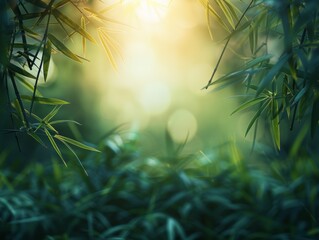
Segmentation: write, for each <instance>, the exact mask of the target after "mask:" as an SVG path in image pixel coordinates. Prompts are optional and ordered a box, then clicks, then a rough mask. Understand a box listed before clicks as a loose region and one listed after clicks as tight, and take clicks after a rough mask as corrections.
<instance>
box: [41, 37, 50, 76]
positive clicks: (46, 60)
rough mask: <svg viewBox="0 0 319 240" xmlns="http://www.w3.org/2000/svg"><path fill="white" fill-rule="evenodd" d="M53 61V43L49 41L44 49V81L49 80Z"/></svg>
mask: <svg viewBox="0 0 319 240" xmlns="http://www.w3.org/2000/svg"><path fill="white" fill-rule="evenodd" d="M50 59H51V41H50V40H47V42H46V44H45V45H44V49H43V76H44V81H46V80H47V77H48V72H49V66H50Z"/></svg>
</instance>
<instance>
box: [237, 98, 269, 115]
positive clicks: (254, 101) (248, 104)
mask: <svg viewBox="0 0 319 240" xmlns="http://www.w3.org/2000/svg"><path fill="white" fill-rule="evenodd" d="M266 99H267V97H257V98H254V99H251V100H249V101H247V102H245V103H243V104H241V105H240V106H239V107H238V108H236V109H235V110H234V111H233V112H232V113H231V115H233V114H235V113H236V112H240V111H243V110H245V109H247V108H249V107H252V106H254V105H256V104H258V103H260V102H262V101H265V100H266Z"/></svg>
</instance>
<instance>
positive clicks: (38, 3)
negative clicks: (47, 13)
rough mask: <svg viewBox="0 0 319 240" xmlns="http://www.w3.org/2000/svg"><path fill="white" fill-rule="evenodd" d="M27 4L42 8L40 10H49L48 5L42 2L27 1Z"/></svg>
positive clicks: (36, 0) (38, 0)
mask: <svg viewBox="0 0 319 240" xmlns="http://www.w3.org/2000/svg"><path fill="white" fill-rule="evenodd" d="M25 1H26V2H29V3H31V4H33V5H35V6H37V7H40V8H47V6H48V5H47V4H46V3H45V2H43V1H41V0H25Z"/></svg>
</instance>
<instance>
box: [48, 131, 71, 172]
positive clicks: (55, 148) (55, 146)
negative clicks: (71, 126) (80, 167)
mask: <svg viewBox="0 0 319 240" xmlns="http://www.w3.org/2000/svg"><path fill="white" fill-rule="evenodd" d="M44 132H45V134H46V135H47V137H48V139H49V141H50V143H51V145H52V147H53V148H54V150H55V152H56V153H57V154H58V156H59V157H60V159H61V160H62V162H63V163H64V165H65V166H66V167H67V166H68V165H67V164H66V162H65V161H64V158H63V156H62V153H61V151H60V149H59V147H58V145H57V144H56V142H55V141H54V138H53V137H52V136H51V133H50V132H49V131H48V130H47V129H46V128H44Z"/></svg>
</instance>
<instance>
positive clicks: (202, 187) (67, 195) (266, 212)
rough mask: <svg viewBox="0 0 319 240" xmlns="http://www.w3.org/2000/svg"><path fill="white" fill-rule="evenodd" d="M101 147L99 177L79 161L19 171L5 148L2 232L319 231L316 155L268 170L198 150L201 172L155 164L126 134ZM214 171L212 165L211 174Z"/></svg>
mask: <svg viewBox="0 0 319 240" xmlns="http://www.w3.org/2000/svg"><path fill="white" fill-rule="evenodd" d="M134 146H135V147H134ZM225 146H226V145H225ZM100 148H101V149H103V151H102V154H98V155H96V154H95V153H90V154H88V155H87V156H86V157H85V160H84V161H83V162H84V163H83V164H84V165H85V168H86V169H87V171H88V174H89V177H87V176H86V175H85V174H84V173H83V171H82V170H81V169H80V168H77V167H76V166H78V165H75V166H74V168H72V170H68V169H65V168H64V167H63V165H61V164H59V162H57V161H52V163H49V164H39V163H31V164H30V165H29V166H28V167H26V168H25V169H23V170H22V171H19V170H17V169H16V166H18V165H19V159H17V161H16V162H13V163H11V164H7V162H6V155H5V153H2V154H1V155H0V167H1V169H3V171H1V173H0V179H1V181H0V188H1V192H0V210H1V211H0V221H1V224H0V233H1V236H2V237H3V238H4V239H12V238H14V239H33V238H42V239H75V238H80V239H83V238H93V239H170V240H173V239H194V240H195V239H274V240H276V239H316V238H318V237H319V235H318V234H319V225H318V218H319V215H318V213H319V205H318V201H317V199H318V194H319V190H318V183H319V178H318V176H319V172H318V165H316V161H314V159H312V158H311V157H310V156H301V155H298V161H296V162H292V161H291V160H290V159H280V160H272V161H270V162H268V163H267V165H266V166H264V167H265V168H264V170H263V171H261V170H260V167H253V166H250V165H249V164H247V162H239V163H238V164H237V165H236V166H235V165H234V163H233V162H232V161H230V160H231V159H229V158H228V157H225V156H223V155H218V156H217V157H216V159H217V160H216V161H214V159H213V158H211V157H207V156H206V158H208V159H210V161H202V160H201V157H200V156H195V155H194V156H193V158H192V160H193V161H194V162H197V163H198V162H202V163H201V168H196V169H192V168H191V165H190V164H187V165H185V166H184V167H182V168H180V167H177V168H175V167H172V166H171V167H170V168H171V171H167V170H168V168H167V165H166V161H165V159H161V158H158V163H159V164H157V165H154V164H152V165H149V163H148V161H147V159H149V158H154V156H145V157H142V156H141V153H140V152H139V151H138V150H137V149H140V146H139V145H138V144H137V145H136V142H134V141H133V142H132V141H128V140H125V139H124V140H123V139H122V138H121V137H120V136H118V135H117V134H115V135H113V137H107V138H106V139H103V141H101V144H100ZM219 149H220V148H219ZM227 149H228V146H227ZM227 149H225V150H227ZM207 155H208V156H210V154H209V152H208V153H207ZM314 157H315V156H314ZM175 160H176V161H179V160H178V159H175ZM171 161H173V155H172V158H171ZM216 168H218V169H216ZM77 169H78V170H79V171H77ZM206 169H211V170H212V171H210V172H209V173H207V174H206V173H205V170H206ZM213 169H216V170H215V171H214V170H213ZM159 173H160V174H159Z"/></svg>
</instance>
